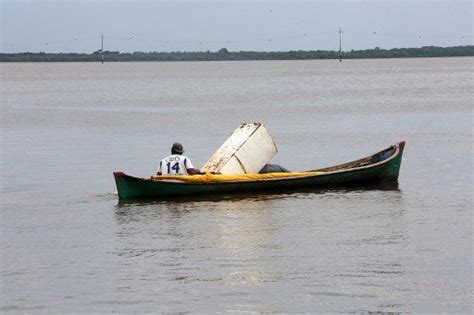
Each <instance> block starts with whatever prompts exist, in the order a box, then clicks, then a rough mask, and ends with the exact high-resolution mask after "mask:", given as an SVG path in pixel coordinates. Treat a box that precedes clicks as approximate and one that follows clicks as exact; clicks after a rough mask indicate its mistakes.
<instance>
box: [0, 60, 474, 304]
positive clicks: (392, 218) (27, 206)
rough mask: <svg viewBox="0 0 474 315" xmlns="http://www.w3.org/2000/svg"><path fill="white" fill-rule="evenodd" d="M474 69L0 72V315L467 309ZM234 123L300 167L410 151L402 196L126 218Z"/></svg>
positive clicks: (150, 210)
mask: <svg viewBox="0 0 474 315" xmlns="http://www.w3.org/2000/svg"><path fill="white" fill-rule="evenodd" d="M473 60H474V59H473V58H444V59H399V60H397V59H392V60H350V61H349V60H348V61H344V62H342V63H338V62H336V61H288V62H287V61H285V62H283V61H274V62H273V61H272V62H197V63H194V62H190V63H184V62H183V63H116V64H112V63H110V64H104V65H100V64H92V63H75V64H71V63H55V64H52V63H51V64H0V70H1V117H0V118H1V120H0V122H1V141H2V142H1V164H0V166H1V191H2V193H1V212H0V213H1V218H0V219H1V220H0V224H1V252H0V258H1V270H0V271H1V274H0V285H1V300H0V301H1V305H0V307H1V308H0V310H1V311H2V312H6V311H18V312H28V313H38V312H44V313H64V312H81V313H83V312H134V311H137V312H142V311H143V312H145V311H153V312H156V311H169V312H182V311H194V312H216V311H218V312H227V311H232V312H248V311H257V312H366V311H394V312H397V311H408V312H435V311H440V312H465V313H468V312H471V311H472V309H473V303H472V300H473V299H472V298H473V285H472V265H473V257H472V250H473V247H472V238H473V236H472V235H473V225H472V218H473V211H472V205H473V196H472V191H473V145H472V143H473V142H472V140H473V129H472V128H473V127H472V126H473V109H472V108H473V105H472V104H473V103H472V95H473V90H472V89H473V85H472V83H473V81H472V79H473V76H472V75H473V67H472V66H473ZM244 121H249V122H254V121H263V122H265V123H266V124H267V125H268V127H269V129H270V130H271V131H272V133H273V135H274V138H275V140H276V142H277V144H278V146H279V150H280V152H279V154H278V155H277V157H276V158H275V159H274V162H276V163H280V164H282V165H284V166H286V167H287V168H290V169H292V170H305V169H314V168H316V167H322V166H329V165H332V164H336V163H339V162H345V161H349V160H353V159H355V158H359V157H363V156H366V155H369V154H372V153H374V152H376V151H378V150H380V149H383V148H385V147H387V146H388V145H390V144H392V143H395V142H397V141H400V140H406V141H407V147H406V151H405V155H404V161H403V163H402V169H401V176H400V181H399V186H398V188H387V189H366V190H362V189H358V190H349V191H347V190H328V191H314V192H311V191H309V192H308V191H305V192H302V193H297V194H289V195H286V194H277V195H260V196H247V197H245V196H241V197H239V198H216V199H209V200H198V201H186V202H185V201H183V202H179V201H173V202H169V201H168V202H160V201H156V202H148V203H131V204H124V205H118V203H117V197H116V195H114V191H115V187H114V182H113V177H112V172H113V171H116V170H122V171H126V172H128V173H131V174H135V175H140V176H146V175H150V174H151V173H153V172H154V171H155V169H156V167H157V163H158V161H159V159H160V158H161V157H162V156H164V155H166V154H167V153H168V151H169V147H170V145H171V144H172V143H173V142H175V141H179V142H182V143H183V144H184V145H185V148H186V151H187V154H188V155H189V156H190V157H191V158H192V159H193V162H194V164H195V165H198V166H201V165H202V164H203V163H204V162H205V161H206V160H207V158H208V157H209V156H210V155H211V154H212V153H213V152H214V151H215V150H216V149H217V147H218V146H219V145H220V144H221V143H222V142H223V141H224V140H225V139H226V138H227V136H228V135H229V134H230V133H231V132H232V131H233V129H234V128H235V127H236V126H238V125H239V123H241V122H244Z"/></svg>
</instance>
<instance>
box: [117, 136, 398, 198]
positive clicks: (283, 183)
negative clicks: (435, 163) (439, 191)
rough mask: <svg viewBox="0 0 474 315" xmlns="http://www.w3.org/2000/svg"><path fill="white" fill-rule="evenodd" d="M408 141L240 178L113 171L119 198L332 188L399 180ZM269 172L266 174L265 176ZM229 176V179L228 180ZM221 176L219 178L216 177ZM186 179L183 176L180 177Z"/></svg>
mask: <svg viewBox="0 0 474 315" xmlns="http://www.w3.org/2000/svg"><path fill="white" fill-rule="evenodd" d="M404 148H405V142H404V141H402V142H399V143H396V144H394V145H392V146H390V147H389V148H387V149H385V150H382V151H380V152H378V153H375V154H373V155H371V156H368V157H366V158H363V159H359V160H356V161H352V162H349V163H344V164H340V165H336V166H332V167H325V168H320V169H316V170H311V171H306V172H303V173H285V174H284V175H283V174H281V175H280V176H275V177H272V176H268V174H262V176H261V177H260V176H256V174H252V175H249V176H248V178H246V177H245V175H243V178H241V179H239V180H235V178H234V179H231V178H232V175H212V176H216V180H213V179H212V178H211V179H209V176H208V178H207V181H204V180H203V181H199V180H197V181H196V180H193V181H191V182H189V181H185V180H184V178H185V177H193V179H196V177H197V179H199V176H202V177H203V179H204V177H205V176H206V175H193V176H184V177H179V178H173V179H169V178H166V177H163V178H162V177H159V176H152V177H150V178H140V177H134V176H130V175H127V174H125V173H123V172H114V177H115V183H116V185H117V192H118V196H119V198H120V199H125V198H142V197H153V198H156V199H160V198H169V197H180V196H199V197H200V196H206V195H207V196H209V195H214V194H220V193H247V194H248V193H252V192H258V191H277V190H278V191H285V190H288V191H295V190H297V189H298V188H301V189H304V188H309V187H320V188H330V187H338V186H344V187H349V186H355V185H364V184H373V183H377V182H397V180H398V174H399V171H400V164H401V162H402V155H403V150H404ZM207 175H210V174H207ZM264 175H267V176H264ZM226 176H228V177H229V178H230V179H229V180H227V179H226V178H227V177H226ZM217 177H219V180H217ZM181 178H182V179H183V180H180V179H181Z"/></svg>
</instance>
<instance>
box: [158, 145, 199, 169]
mask: <svg viewBox="0 0 474 315" xmlns="http://www.w3.org/2000/svg"><path fill="white" fill-rule="evenodd" d="M183 153H184V149H183V145H182V144H181V143H174V144H173V146H172V147H171V155H170V156H167V157H165V158H164V159H162V160H161V161H160V166H159V168H158V172H157V173H156V174H157V175H163V176H175V175H194V174H200V171H199V170H198V169H195V168H194V166H193V163H191V160H190V159H189V158H188V157H187V156H184V155H183Z"/></svg>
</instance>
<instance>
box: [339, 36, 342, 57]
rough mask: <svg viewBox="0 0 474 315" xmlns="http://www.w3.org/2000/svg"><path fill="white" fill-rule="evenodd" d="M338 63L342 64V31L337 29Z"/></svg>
mask: <svg viewBox="0 0 474 315" xmlns="http://www.w3.org/2000/svg"><path fill="white" fill-rule="evenodd" d="M339 62H342V30H341V29H340V28H339Z"/></svg>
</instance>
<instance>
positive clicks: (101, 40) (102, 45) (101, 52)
mask: <svg viewBox="0 0 474 315" xmlns="http://www.w3.org/2000/svg"><path fill="white" fill-rule="evenodd" d="M100 43H101V46H100V59H101V61H102V64H104V34H101V36H100Z"/></svg>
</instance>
